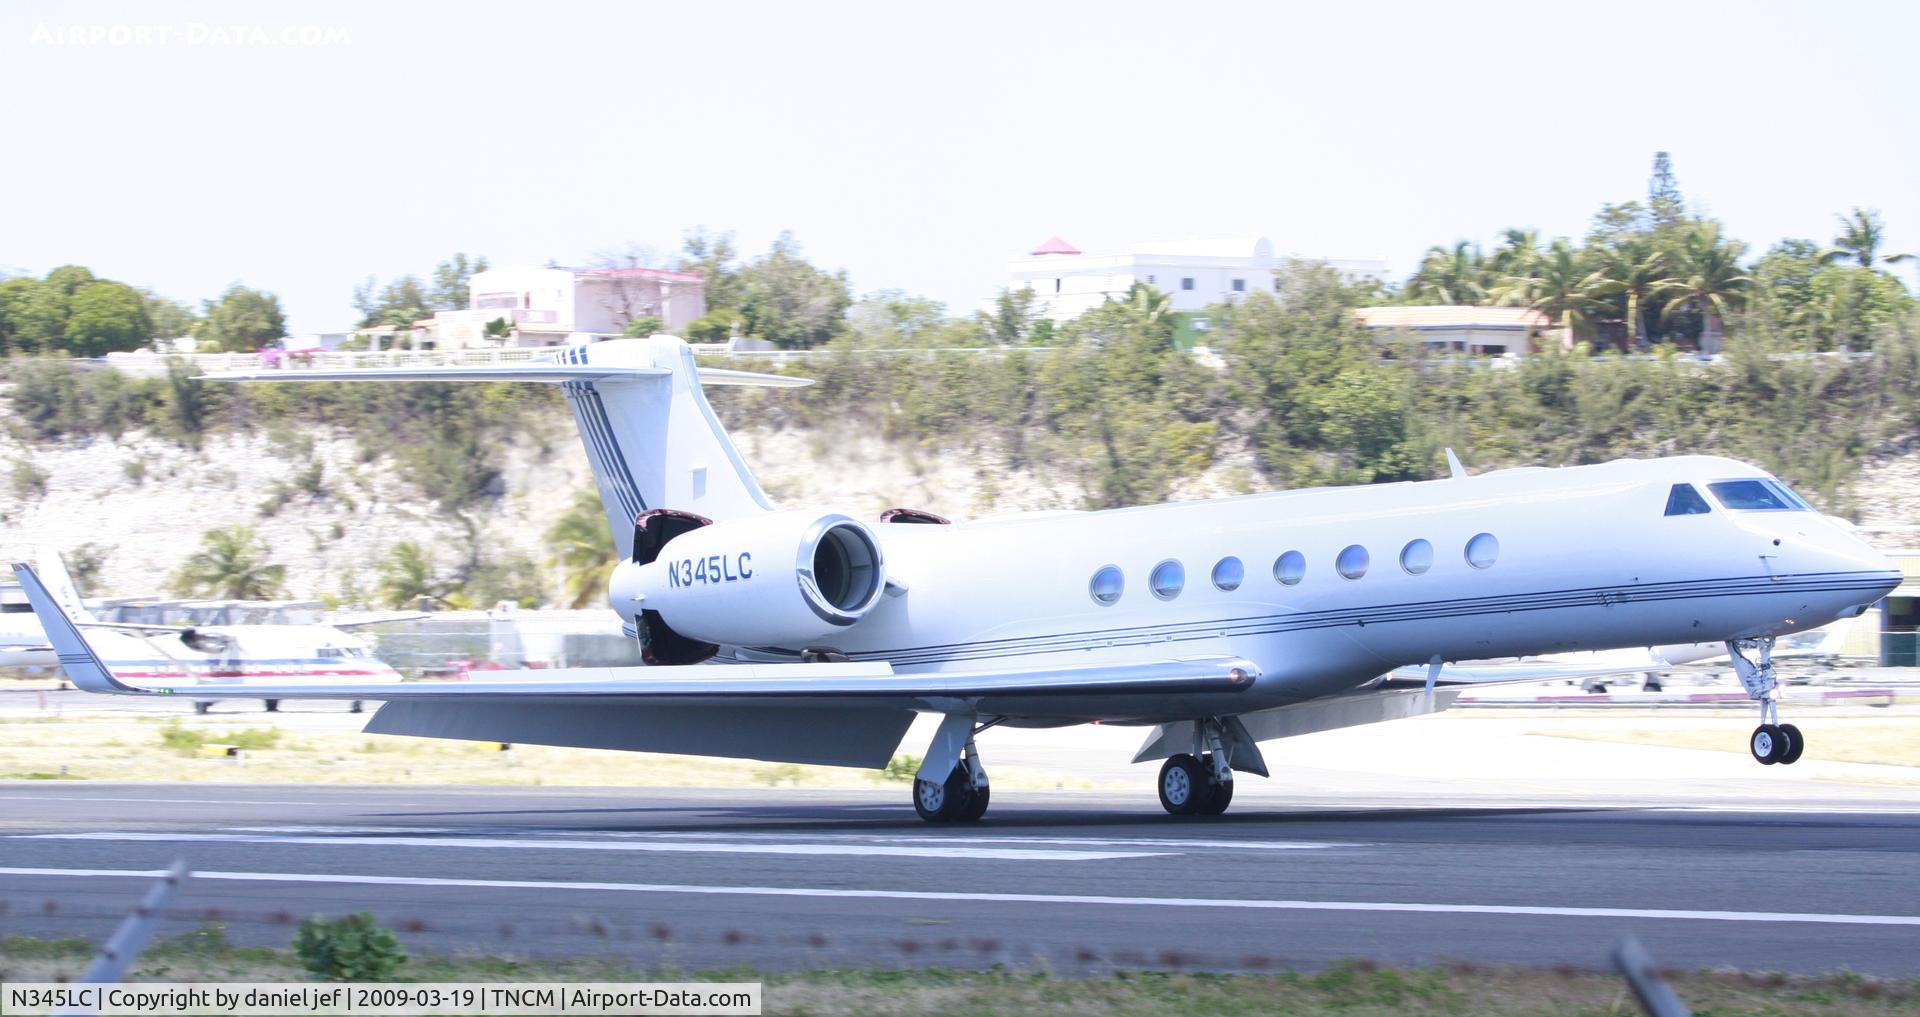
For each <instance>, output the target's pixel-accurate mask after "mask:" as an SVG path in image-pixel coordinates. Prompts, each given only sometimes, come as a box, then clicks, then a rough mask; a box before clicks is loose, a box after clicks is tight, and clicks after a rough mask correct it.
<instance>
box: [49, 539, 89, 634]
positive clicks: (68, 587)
mask: <svg viewBox="0 0 1920 1017" xmlns="http://www.w3.org/2000/svg"><path fill="white" fill-rule="evenodd" d="M38 573H39V576H40V581H41V583H42V584H44V586H45V588H46V591H47V595H48V596H49V597H51V598H53V602H54V604H55V605H57V606H58V607H59V608H60V612H61V613H62V614H64V615H66V616H67V617H68V618H69V619H71V620H73V621H74V622H75V623H84V622H90V621H93V620H94V618H93V612H91V611H89V610H87V605H86V604H85V603H83V602H82V601H81V600H80V590H79V588H77V587H75V586H74V585H73V576H71V575H68V574H67V563H66V562H65V561H63V560H61V558H60V554H59V552H57V551H46V552H43V553H42V554H41V555H40V566H39V569H38Z"/></svg>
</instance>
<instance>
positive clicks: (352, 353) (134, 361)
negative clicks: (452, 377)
mask: <svg viewBox="0 0 1920 1017" xmlns="http://www.w3.org/2000/svg"><path fill="white" fill-rule="evenodd" d="M548 351H549V348H547V347H537V346H527V347H519V348H506V347H501V348H492V349H473V350H382V351H380V352H377V353H376V352H371V351H367V350H334V351H329V350H314V351H309V352H297V353H287V352H285V351H282V350H262V351H261V352H259V353H175V354H171V355H166V354H159V353H109V354H107V355H106V356H105V357H103V358H101V362H103V363H105V364H106V365H107V366H108V367H112V368H115V369H117V370H120V371H124V372H126V373H128V374H139V375H163V374H166V373H167V363H168V362H169V361H173V360H178V361H181V362H182V363H184V364H186V365H187V366H188V367H190V368H193V369H194V370H195V373H198V374H211V373H213V372H215V371H272V370H286V371H300V370H315V369H320V368H325V369H327V370H342V369H356V368H363V367H451V366H474V367H483V366H485V365H487V364H517V363H524V362H526V361H528V360H532V359H533V358H534V356H535V355H536V354H540V353H545V352H548Z"/></svg>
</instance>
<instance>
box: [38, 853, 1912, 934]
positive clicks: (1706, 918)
mask: <svg viewBox="0 0 1920 1017" xmlns="http://www.w3.org/2000/svg"><path fill="white" fill-rule="evenodd" d="M164 875H166V873H165V871H163V870H161V869H40V868H11V867H0V876H51V877H70V878H87V877H97V878H110V879H112V878H126V879H154V878H157V877H160V876H164ZM193 878H194V879H212V880H229V881H233V882H242V883H331V884H345V885H350V886H444V887H456V888H460V889H474V890H584V891H588V892H591V893H686V894H707V895H713V896H723V897H837V898H855V899H862V900H913V901H952V902H957V903H989V904H1092V905H1109V906H1116V905H1117V906H1121V907H1162V908H1224V909H1229V910H1239V911H1377V912H1403V913H1409V914H1435V915H1509V916H1522V917H1548V918H1645V919H1678V920H1683V921H1703V922H1772V923H1797V924H1808V925H1881V926H1906V927H1920V915H1848V914H1822V913H1818V912H1794V911H1683V910H1673V909H1667V908H1573V907H1528V906H1524V905H1510V904H1419V903H1395V902H1387V901H1344V900H1232V899H1214V898H1207V897H1109V896H1093V895H1085V894H1051V893H962V892H957V891H943V890H855V889H828V888H819V887H805V886H702V885H696V884H676V883H575V882H560V881H544V880H523V879H443V878H437V877H433V876H371V875H366V876H362V875H349V874H337V873H326V872H195V873H193Z"/></svg>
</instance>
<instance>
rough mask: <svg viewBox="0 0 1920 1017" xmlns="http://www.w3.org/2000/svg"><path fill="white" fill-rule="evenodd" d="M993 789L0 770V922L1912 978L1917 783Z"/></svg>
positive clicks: (655, 953) (1071, 965) (580, 946)
mask: <svg viewBox="0 0 1920 1017" xmlns="http://www.w3.org/2000/svg"><path fill="white" fill-rule="evenodd" d="M1146 769H1147V768H1144V767H1143V768H1141V770H1142V776H1143V779H1142V785H1143V786H1142V787H1141V789H1140V791H1139V792H1138V793H1135V794H1116V793H1111V792H1104V791H1103V792H1071V791H1061V792H997V793H996V794H995V797H994V802H993V808H992V811H991V812H990V813H989V814H988V817H987V818H986V820H984V821H982V822H980V823H978V824H974V825H971V826H945V827H935V826H928V825H926V824H923V823H921V822H920V821H919V820H918V819H917V818H915V816H914V814H913V812H912V810H911V808H910V806H909V805H908V804H907V801H906V791H905V788H904V786H899V787H890V788H885V789H881V790H877V791H865V790H821V791H816V790H800V789H771V788H756V789H752V790H737V791H713V790H663V789H632V790H623V789H604V788H603V789H590V790H588V789H558V788H555V789H548V788H511V789H509V788H486V787H409V786H392V787H389V786H380V787H367V786H282V785H216V784H137V785H135V784H120V785H107V784H97V783H94V782H84V783H79V782H76V783H50V782H48V783H43V782H4V783H0V908H4V910H0V928H4V930H5V931H6V932H8V933H20V934H29V935H36V936H71V935H83V936H90V937H95V938H96V939H97V938H99V937H102V936H103V935H104V934H105V933H106V932H107V931H108V930H109V929H111V927H112V926H113V924H114V922H115V921H117V919H118V917H119V916H120V914H122V913H123V912H124V911H125V910H126V909H127V908H129V907H130V906H132V904H133V903H134V902H135V901H136V900H137V899H138V897H139V895H140V893H141V892H142V891H143V890H144V889H145V887H146V885H147V882H148V880H149V879H150V878H151V876H150V874H151V873H153V872H155V871H156V870H159V869H162V868H164V867H165V866H166V865H167V864H169V863H170V862H171V861H172V860H173V859H175V858H185V859H186V860H187V862H188V863H189V865H190V866H191V867H192V868H193V869H194V870H195V872H196V873H197V875H196V876H195V877H194V878H193V880H192V881H191V882H190V883H189V885H188V886H187V888H186V890H185V892H184V893H183V894H182V895H181V897H180V900H179V902H178V910H177V911H176V912H175V913H174V914H173V915H172V916H170V918H169V921H168V923H167V925H166V927H165V928H164V929H162V930H161V931H162V932H163V933H166V932H178V931H184V930H186V929H189V928H192V927H194V926H195V925H196V924H197V923H198V922H199V921H200V920H202V919H204V918H207V917H209V916H211V917H213V918H215V919H217V920H219V921H222V922H223V923H224V924H225V925H226V926H227V930H228V934H229V935H230V936H231V937H232V938H233V939H234V940H236V941H238V942H242V943H259V944H270V945H285V943H286V942H287V941H288V940H289V938H290V937H291V934H292V927H291V923H292V922H294V921H296V920H297V919H298V918H299V917H300V916H303V915H306V914H310V913H326V914H341V913H346V912H351V911H360V910H370V911H372V912H374V913H375V914H376V915H378V916H380V918H381V919H382V920H383V921H385V922H387V923H388V924H389V925H392V926H394V927H395V928H397V929H399V930H400V935H401V938H402V939H403V941H405V942H406V943H408V944H409V945H410V946H413V947H414V948H416V949H429V950H440V951H450V950H477V951H481V952H486V953H504V954H518V955H528V954H535V955H541V954H544V955H571V954H580V953H612V954H619V955H622V956H625V957H628V958H630V959H632V960H634V961H637V962H640V963H648V964H655V963H658V964H673V965H677V966H680V967H682V968H691V969H706V968H718V967H725V966H730V965H735V964H741V963H753V964H756V965H761V966H766V967H802V966H804V967H812V966H820V965H882V966H921V965H955V966H987V965H992V964H996V963H998V964H1010V965H1016V966H1030V965H1036V964H1044V965H1046V966H1048V967H1050V968H1051V969H1053V970H1056V971H1062V972H1076V973H1078V972H1097V971H1101V970H1106V969H1110V968H1115V967H1141V966H1147V967H1178V968H1206V969H1248V968H1264V967H1277V966H1293V967H1312V966H1317V965H1321V964H1324V963H1327V962H1331V961H1334V960H1338V959H1341V958H1349V957H1365V958H1371V959H1374V960H1377V961H1381V962H1384V963H1393V964H1418V963H1426V962H1435V961H1445V960H1468V961H1475V962H1482V963H1513V964H1529V965H1558V964H1571V965H1575V966H1579V967H1589V968H1600V967H1603V966H1604V965H1605V958H1606V955H1607V951H1608V949H1609V947H1610V946H1611V945H1612V943H1613V942H1614V941H1615V940H1616V939H1617V938H1619V937H1620V936H1622V935H1624V934H1628V933H1631V934H1633V935H1635V936H1637V937H1639V939H1640V940H1641V941H1642V942H1643V943H1645V944H1646V945H1647V947H1648V948H1649V949H1650V950H1651V951H1652V953H1653V955H1654V956H1655V958H1656V959H1657V961H1658V963H1660V964H1661V965H1663V966H1670V967H1679V968H1691V967H1706V966H1729V967H1736V968H1741V969H1747V970H1779V971H1788V972H1797V973H1819V972H1828V971H1835V970H1839V969H1850V970H1854V971H1859V972H1864V973H1869V974H1875V975H1884V976H1903V977H1915V976H1920V951H1916V950H1915V949H1914V946H1915V944H1916V943H1920V788H1914V787H1911V786H1889V787H1886V788H1879V789H1876V788H1867V787H1863V786H1860V785H1833V786H1831V789H1830V790H1829V789H1826V788H1822V787H1821V786H1819V785H1817V784H1814V783H1806V784H1801V785H1796V786H1794V788H1793V790H1792V793H1791V794H1781V795H1779V796H1778V797H1769V792H1768V791H1767V790H1766V789H1765V788H1764V787H1763V786H1761V785H1758V784H1755V785H1751V786H1745V787H1743V788H1742V789H1741V791H1740V793H1738V794H1731V795H1730V794H1722V793H1719V792H1718V791H1716V790H1715V789H1714V788H1712V787H1711V786H1708V787H1704V788H1703V787H1702V786H1700V785H1699V784H1697V783H1684V782H1678V783H1676V784H1675V785H1674V786H1673V787H1671V788H1668V789H1665V790H1663V789H1662V788H1661V786H1660V785H1658V784H1657V783H1655V782H1653V781H1640V782H1636V783H1635V784H1634V785H1633V786H1632V787H1630V788H1626V789H1624V790H1620V791H1616V792H1611V793H1598V792H1596V791H1595V790H1594V789H1593V788H1585V789H1583V790H1581V791H1580V793H1577V794H1574V793H1566V792H1564V791H1556V790H1555V789H1554V786H1553V785H1546V786H1543V787H1542V788H1540V789H1533V790H1522V791H1516V790H1514V789H1512V788H1511V787H1510V786H1507V785H1483V784H1480V783H1477V782H1475V781H1472V780H1464V779H1462V780H1455V781H1452V782H1449V783H1445V784H1443V783H1440V782H1432V781H1420V782H1409V783H1406V784H1396V783H1394V782H1392V781H1373V782H1369V783H1366V784H1365V785H1364V786H1353V787H1347V788H1329V787H1326V786H1318V787H1314V786H1310V785H1311V781H1310V780H1305V781H1303V780H1302V779H1301V778H1300V776H1299V775H1295V776H1294V777H1293V778H1292V779H1290V780H1286V781H1282V780H1274V781H1261V780H1259V779H1258V778H1243V781H1244V783H1243V785H1242V790H1241V791H1240V793H1239V794H1238V795H1237V797H1236V801H1235V803H1234V809H1233V811H1232V812H1231V813H1229V814H1228V815H1226V816H1224V817H1220V818H1218V819H1215V820H1194V819H1177V818H1174V817H1169V816H1166V815H1164V814H1163V813H1161V812H1160V810H1159V807H1158V805H1157V803H1156V802H1155V801H1154V799H1153V798H1152V792H1151V790H1150V788H1149V787H1148V786H1146V785H1147V784H1148V781H1150V779H1151V775H1150V774H1148V773H1146Z"/></svg>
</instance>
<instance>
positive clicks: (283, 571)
mask: <svg viewBox="0 0 1920 1017" xmlns="http://www.w3.org/2000/svg"><path fill="white" fill-rule="evenodd" d="M268 553H269V552H268V550H267V545H266V542H265V541H263V540H261V539H260V537H259V535H258V534H256V533H254V532H253V528H252V527H250V526H231V527H228V528H227V529H224V530H208V531H207V532H206V533H204V534H202V535H201V537H200V550H198V551H195V552H194V553H193V554H191V555H189V556H188V557H187V560H186V561H185V562H184V563H182V564H181V566H180V571H178V572H176V573H174V576H173V589H174V592H176V593H178V594H180V595H181V596H183V597H220V598H223V599H226V600H267V599H270V598H272V597H274V596H275V595H277V594H278V593H279V592H280V589H281V584H282V583H283V582H284V581H285V579H286V576H287V567H286V566H285V565H276V564H273V563H271V562H269V561H268V560H267V555H268Z"/></svg>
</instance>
